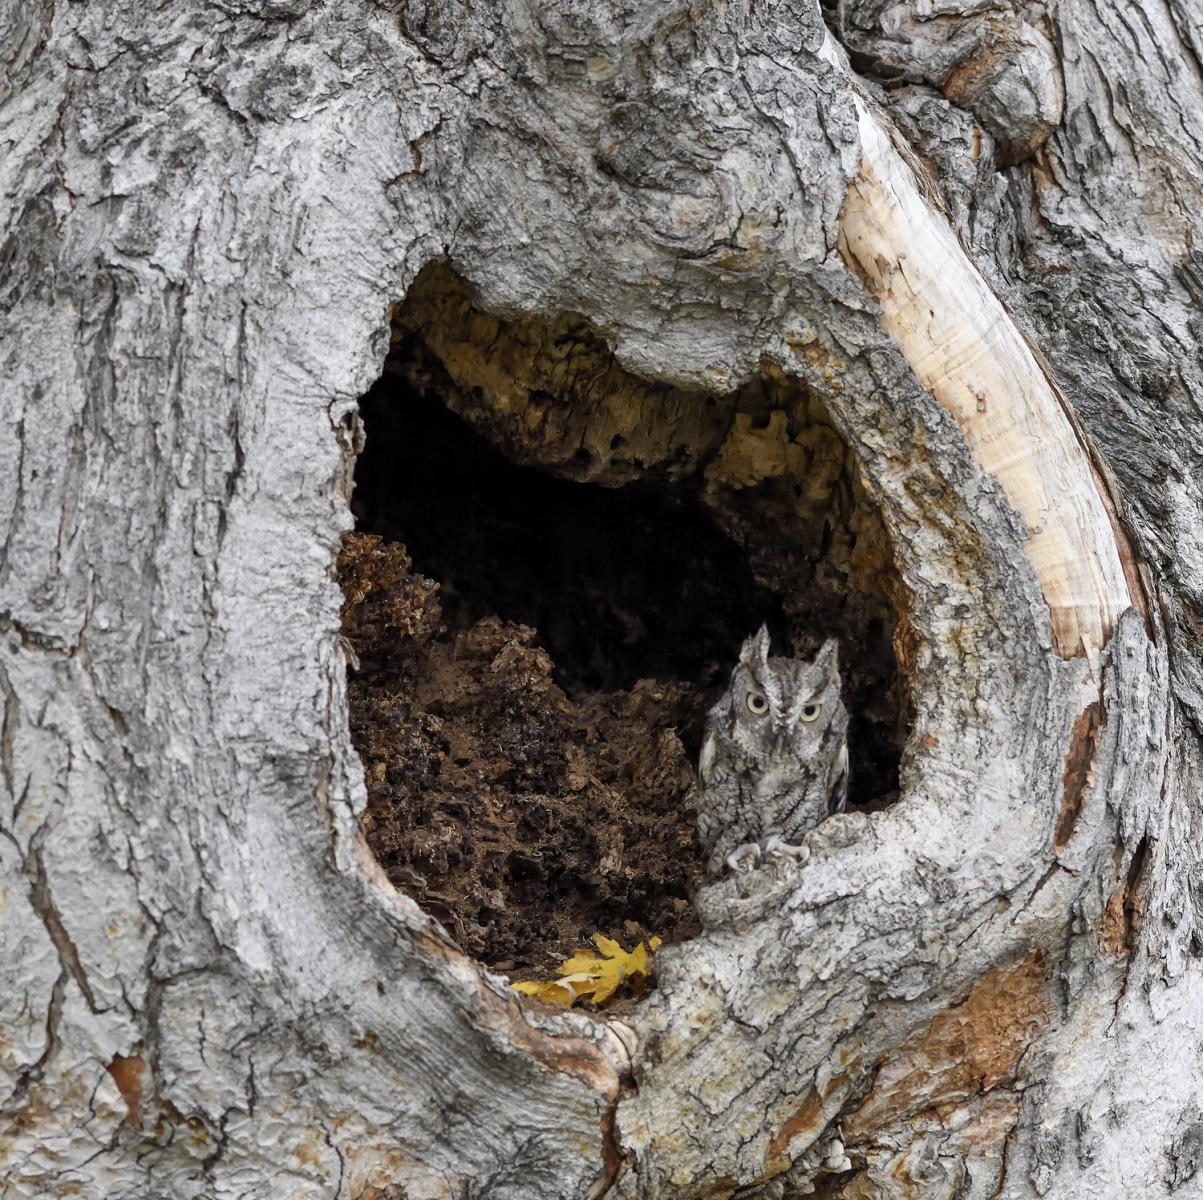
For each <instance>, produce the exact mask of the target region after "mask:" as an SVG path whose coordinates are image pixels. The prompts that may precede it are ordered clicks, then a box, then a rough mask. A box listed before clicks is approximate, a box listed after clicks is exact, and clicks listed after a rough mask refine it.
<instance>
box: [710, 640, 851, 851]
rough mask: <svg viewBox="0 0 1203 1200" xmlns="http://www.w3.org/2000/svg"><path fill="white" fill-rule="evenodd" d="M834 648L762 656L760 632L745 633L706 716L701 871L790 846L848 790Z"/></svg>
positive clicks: (844, 714)
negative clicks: (806, 654) (805, 657)
mask: <svg viewBox="0 0 1203 1200" xmlns="http://www.w3.org/2000/svg"><path fill="white" fill-rule="evenodd" d="M838 649H839V644H838V643H837V642H836V640H835V639H834V638H831V639H830V640H829V641H827V642H825V643H824V644H823V648H822V649H821V650H820V651H819V653H818V654H817V655H816V656H815V660H814V662H809V663H807V662H801V661H799V660H798V659H793V658H769V633H768V630H767V629H766V628H765V627H764V626H763V625H762V626H761V627H760V632H759V633H757V634H755V635H754V636H753V637H750V638H748V640H747V641H746V642H744V644H743V649H742V650H741V651H740V654H739V662H738V663H737V664H736V666H735V670H733V671H732V672H731V684H730V686H729V687H728V688H727V690H726V691H725V692H724V693H723V696H722V698H721V699H720V700H719V702H718V703H717V704H716V705H715V706H714V707H713V708H712V709H711V710H710V713H709V716H708V717H707V720H706V740H705V741H704V742H703V743H702V754H701V758H700V760H699V762H698V769H699V771H700V773H701V777H702V787H701V790H700V792H699V793H698V797H697V802H696V803H697V810H698V835H699V837H700V839H701V842H702V845H703V847H705V849H706V853H707V863H706V870H707V872H708V873H709V874H711V875H719V874H721V873H722V871H723V868H724V867H725V866H727V867H731V868H733V869H735V870H746V869H748V868H749V867H752V866H754V865H755V864H756V863H757V862H758V861H759V860H760V858H761V857H762V856H763V855H765V854H771V853H777V854H787V855H789V854H792V853H793V854H794V856H795V857H798V856H799V855H798V854H796V853H794V852H795V850H796V848H797V845H798V843H799V842H800V841H801V840H802V838H803V836H804V835H805V834H806V832H807V831H808V830H811V829H813V828H814V827H815V826H816V825H818V823H819V822H820V821H822V820H823V818H824V817H826V816H828V815H829V814H830V813H834V812H839V811H840V810H841V809H842V808H843V807H844V801H845V799H846V798H847V795H848V710H847V709H846V708H845V707H844V702H843V700H842V699H841V698H840V671H839V665H838V664H837V662H836V656H837V651H838Z"/></svg>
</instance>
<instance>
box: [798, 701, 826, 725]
mask: <svg viewBox="0 0 1203 1200" xmlns="http://www.w3.org/2000/svg"><path fill="white" fill-rule="evenodd" d="M822 711H823V706H822V705H821V704H808V705H807V706H806V707H805V708H804V709H803V710H802V720H804V721H817V720H818V719H819V713H821V712H822Z"/></svg>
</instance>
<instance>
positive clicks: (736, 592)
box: [354, 337, 784, 695]
mask: <svg viewBox="0 0 1203 1200" xmlns="http://www.w3.org/2000/svg"><path fill="white" fill-rule="evenodd" d="M395 354H396V357H394V358H393V359H392V361H391V363H390V368H392V369H386V371H385V374H384V375H383V377H382V378H381V379H380V380H379V382H377V384H376V385H375V386H374V387H373V388H372V390H371V391H370V392H368V393H367V395H366V396H364V397H363V399H362V401H361V402H360V412H361V415H362V417H363V421H364V426H365V430H366V434H367V436H366V441H365V447H364V451H363V453H362V454H361V456H360V459H359V466H358V471H357V474H356V487H355V499H354V512H355V517H356V525H357V528H359V529H360V530H363V531H367V532H372V533H377V534H380V535H381V536H382V537H385V538H388V539H390V540H393V541H399V542H402V543H403V544H404V545H405V547H406V550H407V551H408V553H409V555H410V557H411V558H412V559H413V563H414V569H415V570H417V571H418V572H420V573H421V574H423V575H426V576H428V577H429V578H431V579H435V580H438V582H439V585H440V601H441V604H442V610H443V619H444V621H445V622H446V624H447V627H448V629H449V630H451V631H460V630H464V629H468V628H470V627H471V626H472V625H474V624H475V623H476V622H477V621H480V620H482V619H483V618H485V617H488V616H498V617H501V618H502V620H505V621H516V622H518V623H520V624H523V625H529V626H531V627H532V628H533V629H535V630H537V631H538V637H539V642H540V644H541V645H542V646H543V647H544V648H546V650H547V651H548V652H549V653H550V655H551V658H552V662H553V664H554V671H555V677H556V680H557V682H558V683H559V684H560V685H561V686H562V687H563V688H565V689H566V690H567V691H568V692H569V693H570V694H572V695H577V694H580V693H582V692H597V691H614V690H616V689H619V688H621V689H624V690H629V689H630V688H631V687H632V686H633V685H634V683H635V682H636V681H637V680H639V679H648V678H651V679H660V680H673V679H676V680H686V681H689V682H691V683H701V684H712V683H717V682H720V675H721V673H722V672H723V671H726V670H729V669H730V666H731V654H732V646H733V645H734V646H736V647H738V644H739V640H740V639H742V638H743V637H746V636H747V634H748V633H749V632H752V631H754V630H755V629H756V628H757V627H758V626H759V624H760V623H761V622H762V621H766V622H768V624H769V626H770V629H771V630H772V632H773V633H774V634H775V636H776V637H777V638H778V640H780V639H781V638H782V635H783V633H784V621H783V617H782V610H781V602H780V600H779V599H778V598H777V597H776V596H775V595H774V594H773V593H772V592H771V591H769V590H768V589H767V588H765V587H762V586H761V585H759V584H758V583H757V582H756V580H755V578H754V577H753V575H752V570H751V567H750V565H749V563H748V558H747V555H746V554H744V553H743V551H741V550H740V548H739V547H738V546H737V545H736V544H735V542H734V541H733V540H732V539H731V538H730V537H729V536H728V535H727V534H725V533H724V532H723V531H722V530H721V529H720V528H719V527H718V526H717V525H716V524H715V522H714V519H713V517H711V516H710V515H709V514H708V513H707V512H706V511H705V509H704V508H703V506H702V504H701V501H700V499H699V498H698V496H697V494H696V492H692V491H687V490H685V489H683V488H672V487H666V486H664V485H659V484H655V483H632V484H628V485H627V486H625V487H605V486H602V485H600V484H589V483H574V482H571V481H569V480H565V479H560V478H557V477H556V476H554V475H551V474H548V473H547V472H545V471H541V470H538V469H536V468H534V467H522V466H517V465H515V464H514V463H513V462H511V461H510V460H509V459H508V458H506V456H505V455H504V454H503V453H502V452H501V451H500V450H498V449H497V447H496V446H494V445H493V444H492V443H490V442H489V441H487V440H486V439H485V438H484V437H482V436H481V435H480V434H479V433H477V432H476V431H475V430H474V429H473V428H472V427H471V426H470V425H469V424H467V423H466V422H465V421H464V420H463V419H462V418H460V417H458V416H456V415H455V414H454V413H453V412H451V411H450V410H449V409H448V408H447V407H446V404H445V402H444V399H443V398H444V397H445V396H446V394H447V388H448V386H449V381H448V380H447V379H446V377H445V376H442V377H440V375H441V372H440V371H439V367H438V364H437V362H430V361H427V362H425V363H423V365H422V370H421V371H420V372H417V371H413V370H412V369H409V368H412V367H413V366H414V364H415V363H417V362H418V361H420V360H422V359H423V358H428V357H429V352H428V351H425V350H424V348H423V347H422V345H421V343H420V342H419V341H418V339H416V338H412V337H411V338H407V339H405V340H404V341H403V342H402V343H401V344H400V345H399V346H398V347H397V349H396V352H395ZM415 375H416V376H418V378H417V379H415ZM440 393H441V394H440Z"/></svg>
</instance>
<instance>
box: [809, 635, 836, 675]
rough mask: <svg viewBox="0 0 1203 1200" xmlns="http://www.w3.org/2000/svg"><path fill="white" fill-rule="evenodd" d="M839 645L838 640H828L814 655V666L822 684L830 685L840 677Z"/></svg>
mask: <svg viewBox="0 0 1203 1200" xmlns="http://www.w3.org/2000/svg"><path fill="white" fill-rule="evenodd" d="M839 660H840V643H839V639H838V638H828V639H827V640H826V641H825V642H824V643H823V645H822V646H821V647H820V648H819V652H818V654H816V655H815V661H814V666H815V667H816V668H817V670H818V672H819V675H820V677H821V678H822V680H823V682H824V683H831V682H832V680H835V679H838V678H839V676H840V661H839Z"/></svg>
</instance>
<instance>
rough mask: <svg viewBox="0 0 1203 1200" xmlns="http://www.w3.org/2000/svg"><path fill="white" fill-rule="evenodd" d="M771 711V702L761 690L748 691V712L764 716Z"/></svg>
mask: <svg viewBox="0 0 1203 1200" xmlns="http://www.w3.org/2000/svg"><path fill="white" fill-rule="evenodd" d="M768 711H769V702H768V701H767V700H766V699H765V698H764V696H763V695H761V693H760V692H749V693H748V712H750V713H754V714H755V715H756V716H758V717H762V716H764V714H765V713H766V712H768Z"/></svg>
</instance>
